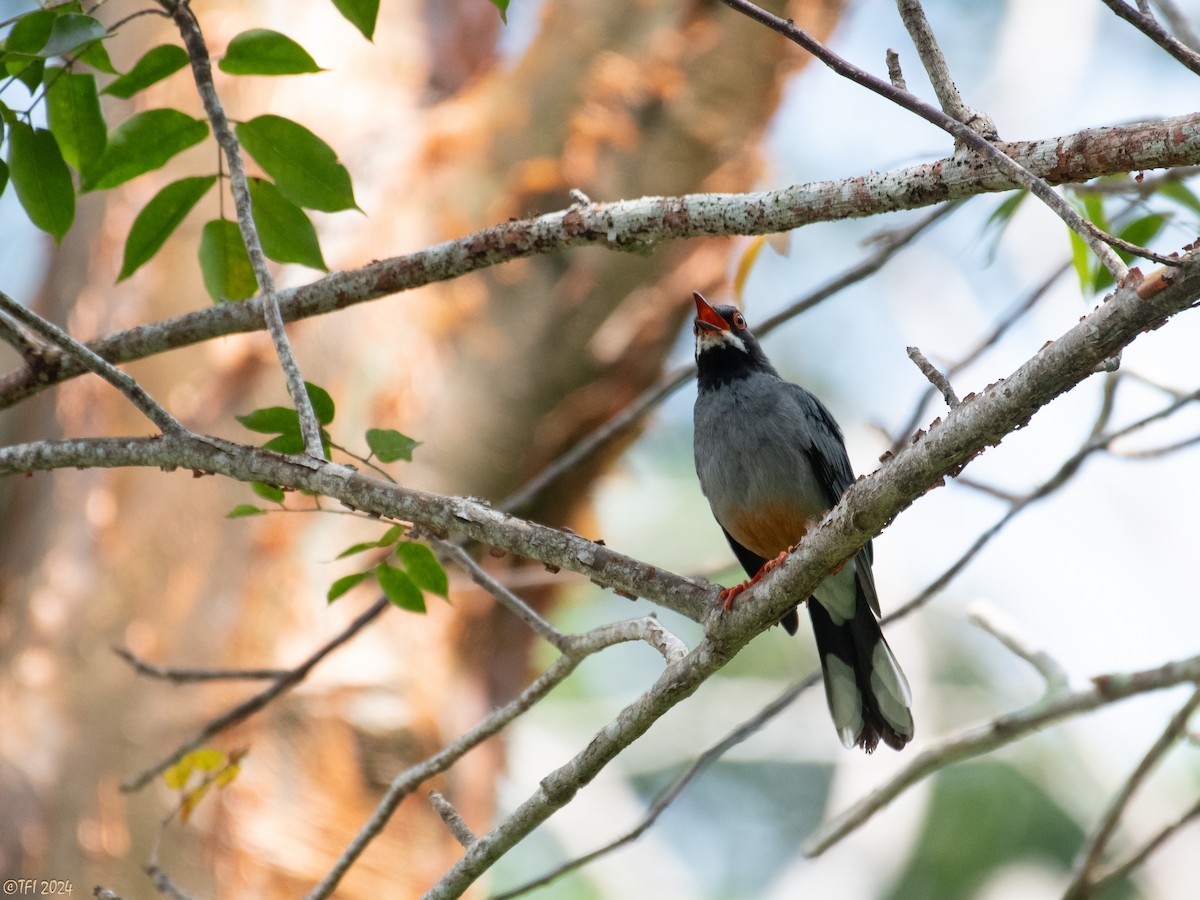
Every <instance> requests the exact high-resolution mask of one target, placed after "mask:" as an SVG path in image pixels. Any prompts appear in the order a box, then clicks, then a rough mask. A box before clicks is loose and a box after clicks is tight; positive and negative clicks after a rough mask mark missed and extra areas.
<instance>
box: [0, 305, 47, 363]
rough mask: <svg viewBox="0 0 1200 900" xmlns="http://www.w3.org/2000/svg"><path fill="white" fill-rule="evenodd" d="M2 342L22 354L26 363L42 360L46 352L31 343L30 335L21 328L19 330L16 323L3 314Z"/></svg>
mask: <svg viewBox="0 0 1200 900" xmlns="http://www.w3.org/2000/svg"><path fill="white" fill-rule="evenodd" d="M0 341H4V343H6V344H8V345H9V346H10V347H12V348H13V349H14V350H16V351H17V352H18V353H20V354H21V357H22V358H23V359H25V360H26V362H28V361H29V360H37V359H41V357H42V354H43V353H44V352H45V351H44V350H43V349H42V347H41V345H39V344H36V343H34V342H33V341H31V340H30V339H29V335H28V334H26V333H25V331H24V330H22V329H21V328H18V327H17V325H16V323H15V322H12V321H11V320H10V319H9V318H8V316H5V315H2V314H0Z"/></svg>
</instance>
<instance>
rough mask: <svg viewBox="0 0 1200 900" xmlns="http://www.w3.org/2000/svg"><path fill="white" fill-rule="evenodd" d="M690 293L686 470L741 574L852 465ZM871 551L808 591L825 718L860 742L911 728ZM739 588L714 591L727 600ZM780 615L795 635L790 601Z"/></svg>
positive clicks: (832, 425) (806, 404)
mask: <svg viewBox="0 0 1200 900" xmlns="http://www.w3.org/2000/svg"><path fill="white" fill-rule="evenodd" d="M694 296H695V300H696V322H695V332H696V367H697V382H698V387H699V391H698V393H697V396H696V409H695V421H696V434H695V451H696V473H697V475H699V476H700V488H701V489H702V490H703V491H704V496H705V497H707V498H708V502H709V505H710V506H711V507H712V511H713V515H714V516H715V517H716V519H717V524H719V525H720V526H721V530H722V531H724V532H725V537H726V538H728V539H729V545H730V546H731V547H732V548H733V552H734V555H735V556H737V558H738V562H740V563H741V564H742V567H743V568H745V570H746V574H748V575H750V576H752V577H751V579H750V581H749V582H746V584H752V583H753V582H754V581H755V580H757V577H758V576H760V575H761V574H762V572H763V571H764V566H765V567H767V568H770V567H771V566H772V564H774V563H776V562H777V561H779V560H781V559H782V555H783V554H786V552H787V551H788V549H789V548H791V547H794V546H795V545H796V544H797V543H798V542H799V541H800V540H801V539H802V538H803V537H804V535H805V533H806V532H807V531H808V529H809V528H811V527H813V526H814V525H816V524H817V523H818V522H819V521H820V520H821V518H822V516H824V515H825V513H826V512H828V511H829V510H830V509H832V508H833V506H834V505H835V504H836V503H837V502H838V500H839V499H840V498H841V496H842V492H843V491H845V490H846V488H847V487H849V486H850V484H851V482H853V481H854V472H853V471H852V470H851V468H850V459H849V457H848V456H847V455H846V445H845V443H844V442H843V440H842V432H841V429H840V428H838V425H837V423H836V422H835V421H834V420H833V416H832V415H830V413H829V410H827V409H826V408H825V406H824V405H823V404H822V403H821V401H820V400H818V399H817V398H816V397H814V396H813V395H812V394H810V393H809V392H808V391H806V390H805V389H804V388H802V387H800V386H799V385H795V384H790V383H789V382H787V381H784V380H783V379H782V378H780V377H779V373H778V372H776V371H775V368H774V366H772V365H771V362H770V360H768V359H767V356H766V354H765V353H763V350H762V347H761V346H759V343H758V341H757V340H756V339H755V337H754V335H753V334H751V333H750V329H749V328H748V327H747V326H746V320H745V319H744V318H743V317H742V314H741V313H740V312H738V310H737V309H735V308H734V307H732V306H718V307H716V308H714V307H712V306H710V305H709V304H708V302H707V301H706V300H705V299H704V298H703V297H702V296H700V294H698V293H697V294H695V295H694ZM871 557H872V552H871V544H870V543H868V544H867V545H866V546H865V547H863V548H862V549H861V550H860V551H859V552H858V553H857V554H855V556H854V557H852V558H851V559H849V560H847V562H846V563H845V565H843V566H842V568H841V569H840V570H838V571H836V572H834V573H833V574H831V575H830V576H829V577H827V578H826V579H825V580H824V581H823V582H821V584H820V586H819V587H818V588H817V589H816V591H814V592H813V596H811V597H809V598H807V599H808V614H809V617H810V618H811V619H812V626H813V634H814V636H815V637H816V642H817V653H818V655H819V656H820V659H821V670H822V673H823V675H824V676H825V696H826V699H828V701H829V711H830V713H831V714H832V716H833V724H834V727H836V728H837V733H838V736H839V737H840V738H841V740H842V743H843V744H845V745H846V746H847V747H853V746H854V745H856V744H857V745H858V746H860V747H862V748H863V749H864V750H866V751H867V752H868V753H870V752H871V751H872V750H874V749H875V747H876V746H877V745H878V743H879V741H880V739H882V740H883V742H884V743H885V744H887V745H888V746H889V747H893V748H895V749H897V750H899V749H901V748H903V747H904V745H905V744H907V743H908V742H909V741H910V740H912V736H913V719H912V712H911V709H910V706H911V702H912V701H911V695H910V693H909V688H908V681H907V680H906V679H905V677H904V673H903V672H902V671H900V666H899V664H898V663H897V662H896V657H895V656H893V655H892V651H891V648H889V647H888V644H887V641H885V640H884V638H883V632H882V631H881V630H880V628H879V598H878V597H877V596H876V594H875V580H874V578H873V576H872V574H871ZM744 587H745V585H738V586H737V587H735V588H730V589H727V590H726V591H724V592H723V594H722V597H723V598H724V599H725V601H726V606H727V607H728V606H729V604H730V603H731V601H732V599H733V597H734V596H736V595H737V593H739V592H740V591H741V590H742V589H743V588H744ZM803 599H804V598H799V599H798V600H797V605H799V603H800V602H801V601H802V600H803ZM780 624H782V625H783V627H784V628H786V629H787V630H788V632H789V633H790V634H795V633H796V628H797V626H798V625H799V619H798V617H797V614H796V610H795V609H791V610H789V611H788V612H787V614H786V615H785V616H784V617H783V618H782V619H781V620H780Z"/></svg>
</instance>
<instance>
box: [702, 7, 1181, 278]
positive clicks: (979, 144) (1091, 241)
mask: <svg viewBox="0 0 1200 900" xmlns="http://www.w3.org/2000/svg"><path fill="white" fill-rule="evenodd" d="M722 2H723V3H725V5H726V6H729V7H730V8H731V9H734V10H736V11H738V12H740V13H742V14H743V15H745V16H748V17H749V18H751V19H754V20H755V21H756V22H760V23H762V24H763V25H766V26H767V27H768V28H770V29H771V30H773V31H776V32H778V33H779V34H781V35H783V36H784V37H786V38H787V39H788V40H790V41H792V42H793V43H796V44H798V45H799V46H801V47H803V48H804V49H805V50H807V51H808V52H809V53H811V54H812V55H813V56H815V57H816V58H817V59H819V60H820V61H821V62H823V63H824V64H825V65H827V66H828V67H829V68H831V69H832V70H833V71H834V72H836V73H837V74H838V75H841V76H842V77H843V78H847V79H849V80H850V81H853V82H854V83H855V84H858V85H861V86H862V87H865V88H867V89H868V90H871V91H874V92H875V93H877V94H879V95H880V96H882V97H884V98H886V99H888V100H891V101H892V102H893V103H895V104H897V105H898V106H901V107H903V108H904V109H907V110H908V111H909V112H912V113H915V114H916V115H918V116H920V117H921V118H923V119H925V120H926V121H927V122H930V123H931V124H933V125H936V126H938V127H939V128H941V129H942V130H943V131H946V132H948V133H949V134H950V135H951V136H952V137H954V139H955V140H957V141H959V142H961V143H962V144H964V145H966V146H967V147H969V148H970V149H971V150H974V151H975V152H977V153H979V154H980V155H982V156H983V157H984V158H986V159H987V160H989V161H990V162H991V163H992V164H993V165H994V166H995V167H996V168H998V169H999V170H1000V171H1002V172H1004V173H1005V174H1006V175H1008V176H1009V177H1010V178H1012V179H1013V180H1014V181H1016V182H1017V183H1018V184H1020V185H1022V186H1024V187H1026V188H1028V189H1029V190H1030V191H1031V192H1032V193H1033V194H1034V195H1035V196H1036V197H1037V198H1038V199H1039V200H1041V201H1042V202H1043V203H1045V204H1046V205H1047V206H1048V207H1050V209H1051V210H1053V212H1054V213H1055V214H1056V215H1057V216H1058V217H1059V218H1060V219H1062V220H1063V221H1064V222H1065V223H1066V225H1067V227H1068V228H1070V229H1071V230H1072V231H1074V232H1075V233H1076V234H1078V235H1079V236H1080V237H1081V238H1082V239H1083V240H1084V242H1085V243H1086V244H1087V245H1088V247H1089V248H1090V249H1091V251H1092V252H1093V253H1095V254H1096V257H1097V258H1098V259H1099V260H1100V262H1101V264H1102V265H1103V266H1104V268H1106V269H1107V270H1108V272H1109V274H1110V275H1112V277H1113V280H1114V281H1116V282H1117V284H1121V283H1123V282H1124V281H1125V278H1126V277H1127V276H1128V274H1129V267H1128V266H1126V265H1125V263H1124V262H1122V260H1121V258H1120V257H1119V256H1117V254H1116V253H1115V252H1114V251H1113V249H1112V247H1111V246H1109V245H1110V244H1122V243H1123V242H1121V241H1118V239H1117V238H1114V237H1112V236H1111V235H1109V234H1106V233H1104V232H1103V231H1102V230H1101V229H1099V228H1097V227H1096V226H1095V225H1094V224H1092V223H1091V222H1089V221H1087V220H1086V219H1084V218H1083V217H1082V216H1080V215H1079V213H1077V212H1076V211H1075V210H1074V209H1073V208H1072V207H1071V205H1070V204H1069V203H1067V201H1066V200H1064V199H1063V198H1062V197H1060V196H1059V195H1058V193H1056V192H1055V191H1054V189H1053V188H1051V187H1050V185H1049V184H1047V183H1046V182H1045V181H1043V180H1042V179H1041V178H1038V177H1037V176H1036V175H1034V174H1033V173H1032V172H1030V171H1029V170H1028V169H1027V168H1025V167H1024V166H1022V165H1021V164H1020V163H1018V162H1017V161H1016V160H1014V159H1013V158H1012V157H1010V156H1007V155H1005V154H1004V153H1003V152H1002V151H1001V150H1000V149H998V148H997V147H996V146H995V145H993V144H992V143H991V142H990V141H989V140H988V139H987V138H985V137H984V136H983V135H981V134H979V132H977V131H975V130H974V129H973V128H971V127H969V126H967V125H964V124H963V123H962V122H959V121H958V120H957V119H955V118H953V117H951V116H948V115H946V114H945V113H944V112H942V111H941V110H940V109H938V108H936V107H934V106H930V105H929V104H928V103H925V102H924V101H922V100H919V99H918V98H917V97H915V96H914V95H913V94H910V93H909V92H907V91H901V90H897V89H896V88H895V87H893V86H892V85H891V84H889V83H888V82H886V81H883V80H882V79H880V78H876V77H875V76H874V75H872V74H871V73H869V72H867V71H865V70H863V69H860V68H858V67H857V66H855V65H853V64H852V63H850V62H848V61H847V60H845V59H843V58H842V57H840V56H838V55H837V54H836V53H834V52H833V51H832V50H830V49H829V48H828V47H826V46H825V45H824V44H822V43H821V42H820V41H818V40H817V39H816V38H814V37H813V36H812V35H810V34H809V33H808V32H806V31H804V30H803V29H802V28H799V27H797V25H796V24H795V23H794V22H793V21H791V20H790V19H781V18H779V17H778V16H776V15H774V14H772V13H769V12H767V11H766V10H765V9H763V8H761V7H759V6H756V5H755V4H754V3H752V2H750V0H722ZM1122 249H1125V250H1128V249H1129V248H1128V247H1124V246H1123V247H1122ZM1132 252H1137V251H1132ZM1160 261H1161V260H1160Z"/></svg>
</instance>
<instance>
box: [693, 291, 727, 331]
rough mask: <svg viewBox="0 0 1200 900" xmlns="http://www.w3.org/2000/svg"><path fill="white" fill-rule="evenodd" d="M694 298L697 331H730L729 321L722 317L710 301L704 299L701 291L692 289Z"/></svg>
mask: <svg viewBox="0 0 1200 900" xmlns="http://www.w3.org/2000/svg"><path fill="white" fill-rule="evenodd" d="M692 298H693V299H694V300H695V301H696V329H695V330H696V332H697V333H699V332H700V331H701V330H704V331H717V332H720V331H729V323H728V322H726V321H725V320H724V319H722V318H721V316H720V314H718V313H717V311H716V310H715V309H713V308H712V307H711V306H709V305H708V301H707V300H705V299H704V297H703V295H702V294H701V293H700V292H699V291H692Z"/></svg>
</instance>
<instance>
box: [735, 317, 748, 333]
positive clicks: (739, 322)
mask: <svg viewBox="0 0 1200 900" xmlns="http://www.w3.org/2000/svg"><path fill="white" fill-rule="evenodd" d="M733 327H734V328H737V329H738V330H739V331H740V330H743V329H745V327H746V320H745V319H744V318H742V314H741V313H734V314H733Z"/></svg>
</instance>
